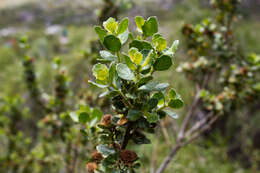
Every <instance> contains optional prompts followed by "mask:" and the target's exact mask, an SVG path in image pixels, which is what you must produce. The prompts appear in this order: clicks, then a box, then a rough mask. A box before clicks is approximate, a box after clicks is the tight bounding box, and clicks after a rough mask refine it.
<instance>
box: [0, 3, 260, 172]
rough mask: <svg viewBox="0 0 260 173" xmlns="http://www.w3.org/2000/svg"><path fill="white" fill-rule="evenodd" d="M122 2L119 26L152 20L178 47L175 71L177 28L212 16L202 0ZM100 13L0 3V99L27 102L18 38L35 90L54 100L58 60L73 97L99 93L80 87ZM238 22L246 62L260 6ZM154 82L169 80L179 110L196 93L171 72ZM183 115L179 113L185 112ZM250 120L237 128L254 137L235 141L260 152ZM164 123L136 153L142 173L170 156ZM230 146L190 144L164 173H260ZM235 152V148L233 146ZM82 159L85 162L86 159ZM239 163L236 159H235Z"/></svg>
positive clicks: (259, 48)
mask: <svg viewBox="0 0 260 173" xmlns="http://www.w3.org/2000/svg"><path fill="white" fill-rule="evenodd" d="M124 1H125V2H123V3H122V4H120V5H121V6H120V10H119V16H118V17H119V18H123V17H125V16H128V17H129V18H130V20H131V24H132V25H131V26H134V25H133V19H134V16H136V15H141V16H145V17H147V16H151V15H153V16H157V17H158V19H159V23H160V32H161V33H162V34H163V35H165V36H166V38H167V40H169V41H170V42H172V41H173V40H176V39H179V40H180V46H179V47H180V50H179V51H178V53H177V56H176V60H175V67H177V66H178V64H179V63H182V62H183V61H185V60H186V58H187V54H186V53H185V50H184V49H183V47H185V46H184V45H183V42H184V41H183V37H182V35H181V28H182V27H183V25H184V24H185V23H197V22H199V21H200V20H201V19H203V18H205V17H207V16H211V15H213V14H212V9H210V7H209V1H208V0H132V2H127V0H124ZM129 1H130V0H129ZM103 6H104V2H103V1H102V0H73V1H71V0H45V1H41V0H12V1H10V0H1V1H0V97H4V96H8V97H15V96H17V97H19V98H24V99H25V100H26V98H28V97H29V96H28V92H27V90H26V85H25V83H24V82H23V81H24V77H23V66H22V61H23V56H22V54H21V52H20V51H19V48H18V47H19V43H18V42H17V40H18V39H19V38H20V37H22V36H24V35H27V36H28V38H29V42H30V45H31V48H30V50H29V54H30V55H31V56H32V57H33V58H34V59H35V69H36V76H37V80H38V83H39V86H40V89H41V90H44V92H46V94H51V93H52V89H53V87H54V86H53V85H52V82H53V77H54V76H55V70H54V69H53V67H52V63H50V62H51V61H52V60H53V58H54V57H57V56H58V57H60V58H61V60H62V62H63V65H64V66H66V67H67V72H68V77H69V80H70V83H71V89H72V91H73V92H72V93H79V92H77V91H84V92H87V94H88V95H89V96H92V97H96V95H97V94H98V93H99V91H98V90H96V89H94V88H92V87H89V86H88V84H87V82H86V81H87V80H88V78H89V76H91V75H90V74H91V73H90V72H91V68H92V62H93V59H94V58H95V56H96V55H93V52H92V51H93V50H91V46H92V45H93V44H92V43H93V41H95V40H96V38H97V36H96V35H95V33H94V30H93V26H94V25H96V24H98V23H99V21H98V16H99V14H100V10H101V9H102V8H103ZM240 14H241V15H240V17H239V18H238V22H237V24H236V25H235V30H234V32H235V37H236V39H237V42H239V44H240V46H241V49H243V50H245V51H246V52H248V54H249V53H251V52H254V53H256V54H260V44H259V40H260V22H259V21H260V1H259V0H244V1H242V6H241V8H240ZM157 77H158V79H159V80H163V81H165V80H167V81H168V82H169V83H170V84H172V85H173V86H174V87H175V88H176V90H177V91H179V93H180V94H181V95H182V97H183V100H184V101H185V104H186V105H189V104H190V102H191V97H192V88H193V87H194V86H192V84H191V83H190V82H189V81H188V80H187V79H186V78H185V77H184V75H182V74H179V73H177V72H175V69H174V68H172V69H171V71H170V72H168V71H167V72H166V73H161V74H160V76H157ZM71 102H73V101H71ZM95 103H98V101H96V102H94V106H95ZM71 104H73V103H71ZM257 109H258V110H259V109H260V108H259V107H258V108H257ZM182 111H185V108H183V109H182ZM25 114H26V113H25ZM254 114H255V116H252V118H251V120H250V121H248V122H240V123H244V126H245V127H243V128H247V129H253V130H252V131H253V132H254V133H251V135H249V136H241V138H243V140H245V141H246V142H247V143H253V141H254V140H258V146H257V147H258V150H259V148H260V147H259V143H260V141H259V139H260V135H259V133H260V129H259V128H260V127H259V124H260V113H259V111H258V112H257V111H256V113H254ZM0 116H1V115H0ZM180 119H181V117H180ZM163 123H164V126H163V127H166V129H158V132H157V134H156V136H153V137H152V136H151V139H152V141H153V142H152V144H149V145H143V146H141V147H140V148H136V149H138V153H139V155H140V156H142V157H141V160H142V161H143V162H144V163H145V164H144V165H143V166H142V168H141V170H140V172H143V173H146V172H147V173H148V172H153V170H154V169H156V168H157V167H158V165H159V164H160V163H161V161H162V159H163V158H164V157H165V156H166V155H167V153H168V152H169V150H170V146H169V143H173V141H174V140H173V138H174V135H173V129H172V128H174V124H173V123H172V122H171V121H165V122H163ZM239 127H240V126H239ZM1 133H3V131H0V136H1ZM234 133H236V131H234ZM1 139H3V137H1ZM3 140H4V139H3ZM3 140H2V141H3ZM228 140H229V137H225V136H223V135H221V134H220V132H218V130H215V131H214V133H213V134H212V135H210V138H201V139H200V140H199V141H197V142H196V143H193V144H191V145H189V146H188V147H186V148H184V149H182V150H181V151H180V152H179V153H178V155H177V157H176V158H175V160H174V161H173V162H172V163H171V164H170V166H169V167H168V169H167V173H172V172H178V173H179V172H180V173H191V172H200V173H204V172H205V173H206V172H212V173H220V172H221V173H222V172H223V173H234V172H235V173H247V172H248V173H249V172H250V173H251V172H253V173H254V172H259V169H260V161H259V159H260V155H259V151H257V152H256V153H255V155H246V154H243V153H242V151H241V150H240V149H239V147H238V148H237V147H236V148H234V147H233V146H230V143H229V142H228ZM2 141H1V142H0V153H3V152H2V151H1V148H2V147H1V145H5V142H2ZM167 141H168V142H167ZM238 146H240V145H239V144H238ZM248 150H251V148H248ZM85 154H86V155H88V153H85ZM237 155H239V156H238V157H235V156H237ZM241 155H242V156H241ZM240 156H241V158H240ZM0 157H1V154H0ZM238 158H239V159H238ZM1 171H3V172H5V171H4V170H1ZM42 172H44V171H42Z"/></svg>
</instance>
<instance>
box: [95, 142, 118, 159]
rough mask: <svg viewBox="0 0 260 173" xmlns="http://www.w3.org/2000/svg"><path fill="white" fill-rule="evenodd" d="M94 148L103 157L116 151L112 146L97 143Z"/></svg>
mask: <svg viewBox="0 0 260 173" xmlns="http://www.w3.org/2000/svg"><path fill="white" fill-rule="evenodd" d="M96 149H97V151H98V152H99V153H101V154H102V156H103V157H104V158H106V157H108V156H109V155H112V154H115V153H116V151H115V150H114V149H113V148H110V147H108V146H107V145H98V146H97V147H96Z"/></svg>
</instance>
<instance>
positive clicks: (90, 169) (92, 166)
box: [86, 162, 98, 173]
mask: <svg viewBox="0 0 260 173" xmlns="http://www.w3.org/2000/svg"><path fill="white" fill-rule="evenodd" d="M97 167H98V166H97V164H96V163H95V162H89V163H88V164H87V165H86V170H87V172H88V173H94V171H95V170H96V169H97Z"/></svg>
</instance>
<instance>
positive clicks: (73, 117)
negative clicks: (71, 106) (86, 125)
mask: <svg viewBox="0 0 260 173" xmlns="http://www.w3.org/2000/svg"><path fill="white" fill-rule="evenodd" d="M69 115H70V118H71V119H72V120H73V121H74V122H76V123H78V122H79V116H78V114H77V113H76V112H70V114H69Z"/></svg>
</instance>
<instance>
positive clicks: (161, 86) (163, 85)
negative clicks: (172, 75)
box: [139, 81, 169, 91]
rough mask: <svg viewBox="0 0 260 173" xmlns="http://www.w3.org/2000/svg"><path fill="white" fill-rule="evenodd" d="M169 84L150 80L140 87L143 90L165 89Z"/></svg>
mask: <svg viewBox="0 0 260 173" xmlns="http://www.w3.org/2000/svg"><path fill="white" fill-rule="evenodd" d="M168 86H169V84H168V83H159V82H154V81H152V82H149V83H147V84H145V85H143V86H141V87H140V88H139V90H143V91H163V90H165V89H166V88H167V87H168Z"/></svg>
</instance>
